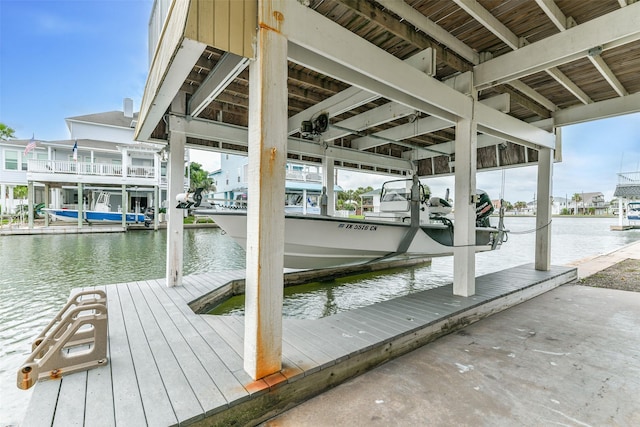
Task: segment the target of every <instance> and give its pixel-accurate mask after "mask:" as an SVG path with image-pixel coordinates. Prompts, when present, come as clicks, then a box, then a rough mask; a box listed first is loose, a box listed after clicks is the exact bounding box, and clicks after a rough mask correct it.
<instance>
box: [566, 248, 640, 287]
mask: <svg viewBox="0 0 640 427" xmlns="http://www.w3.org/2000/svg"><path fill="white" fill-rule="evenodd" d="M625 259H640V241H638V242H633V243H630V244H628V245H626V246H623V247H622V248H619V249H616V250H614V251H611V252H609V253H606V254H603V255H599V256H595V257H590V258H585V259H581V260H578V261H576V262H573V263H570V264H568V265H569V266H571V267H578V279H584V278H585V277H588V276H591V275H592V274H594V273H597V272H598V271H602V270H604V269H605V268H608V267H611V266H612V265H614V264H617V263H619V262H620V261H624V260H625Z"/></svg>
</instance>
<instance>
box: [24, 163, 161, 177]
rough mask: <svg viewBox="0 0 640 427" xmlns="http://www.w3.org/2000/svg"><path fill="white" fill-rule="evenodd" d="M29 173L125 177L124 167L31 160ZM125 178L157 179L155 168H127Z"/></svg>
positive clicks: (28, 167)
mask: <svg viewBox="0 0 640 427" xmlns="http://www.w3.org/2000/svg"><path fill="white" fill-rule="evenodd" d="M27 170H28V172H33V173H47V174H73V175H94V176H113V177H123V174H122V172H123V166H122V165H115V164H109V163H87V162H73V161H72V162H70V161H63V160H29V163H28V165H27ZM124 177H125V178H155V168H154V167H153V166H127V167H126V168H125V175H124Z"/></svg>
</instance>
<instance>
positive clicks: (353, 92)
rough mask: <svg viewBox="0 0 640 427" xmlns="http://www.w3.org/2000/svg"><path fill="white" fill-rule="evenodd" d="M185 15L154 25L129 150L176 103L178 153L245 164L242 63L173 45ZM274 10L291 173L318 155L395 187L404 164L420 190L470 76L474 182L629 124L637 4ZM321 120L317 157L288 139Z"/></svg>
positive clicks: (357, 0)
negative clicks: (601, 127) (591, 126)
mask: <svg viewBox="0 0 640 427" xmlns="http://www.w3.org/2000/svg"><path fill="white" fill-rule="evenodd" d="M183 3H185V4H190V5H191V6H184V7H183V6H182V5H181V4H180V2H175V3H174V4H173V6H172V11H171V12H170V13H169V17H168V19H167V21H166V23H165V26H164V30H163V34H162V37H161V39H160V43H159V46H160V47H159V49H158V50H157V51H156V55H155V58H154V61H153V63H152V66H151V71H150V77H149V81H148V82H147V87H146V89H145V95H144V99H143V103H142V109H141V113H140V118H139V119H140V120H139V122H138V125H137V128H136V138H137V139H139V140H150V141H154V142H163V141H164V142H166V140H167V135H168V134H167V128H166V122H165V121H164V120H163V119H162V118H163V116H164V115H165V114H166V113H167V112H168V108H169V104H170V102H171V100H172V99H173V98H174V97H175V95H176V94H177V93H178V92H179V91H183V92H184V93H185V94H186V96H187V100H188V101H187V106H188V111H187V115H188V116H190V117H189V119H190V120H188V128H187V145H188V146H189V147H191V148H202V149H211V150H214V151H221V152H229V153H238V154H246V152H247V130H246V129H247V125H248V102H249V101H248V90H249V72H248V68H247V60H246V59H244V58H242V57H241V56H238V55H235V54H232V53H229V52H225V51H224V50H221V49H217V48H214V47H212V46H211V45H207V44H204V43H202V42H200V41H198V40H190V39H188V38H186V37H184V34H185V33H184V32H180V28H181V27H180V25H182V24H183V23H184V22H183V21H187V18H186V17H187V15H188V13H189V12H193V8H194V7H196V6H197V5H198V4H199V2H197V1H195V0H192V1H191V2H183ZM303 3H304V4H308V6H305V5H304V4H303ZM274 4H276V5H277V4H280V3H278V2H275V1H274ZM284 4H285V6H283V7H284V8H285V11H284V17H285V18H284V21H283V22H284V24H283V26H284V30H283V31H284V32H287V31H288V32H289V33H288V35H287V36H288V38H289V66H288V95H289V96H288V112H289V130H290V132H289V135H290V139H289V144H288V151H289V153H288V156H289V158H290V159H295V160H297V161H301V162H311V163H319V162H321V160H322V158H323V157H324V156H325V154H327V155H329V156H330V157H333V158H334V159H335V164H336V167H341V168H352V169H358V170H362V171H372V172H376V173H387V174H403V173H406V171H407V169H408V165H409V164H410V162H412V163H413V165H414V167H415V168H416V169H417V171H418V174H419V175H420V176H422V177H428V176H434V175H446V174H450V173H451V172H452V169H451V160H452V155H453V154H454V153H453V146H454V144H453V141H454V139H455V126H454V124H453V122H454V121H455V118H456V116H460V115H461V114H464V112H463V110H464V108H466V107H464V106H465V105H467V104H466V100H468V92H469V91H470V90H471V86H470V83H469V82H470V81H471V80H470V79H469V77H470V76H471V75H472V81H473V89H474V90H477V91H478V100H479V101H480V104H481V105H480V106H479V107H477V109H476V112H477V114H478V117H479V119H478V123H479V125H478V129H479V132H480V134H479V135H478V151H477V167H478V170H487V169H493V168H501V167H514V166H522V165H527V164H531V163H535V162H536V161H537V154H538V151H537V148H540V147H544V146H547V147H549V146H554V144H555V142H554V140H553V135H551V134H548V132H552V131H553V129H554V128H557V127H562V126H565V125H569V124H574V123H580V122H585V121H591V120H597V119H599V118H604V117H612V116H617V115H622V114H629V113H633V112H637V111H640V79H639V78H638V76H639V75H640V3H635V1H631V0H599V1H597V2H596V1H588V2H587V1H577V0H555V1H554V0H508V1H495V0H478V1H475V0H405V1H401V0H376V1H373V0H309V1H306V2H297V1H295V2H294V1H291V2H284ZM188 7H191V9H190V10H187V9H188ZM181 23H182V24H181ZM176 28H177V29H178V30H176ZM172 29H173V31H174V32H173V33H172ZM311 29H313V32H312V30H311ZM172 34H173V35H172ZM176 34H177V35H176ZM163 49H164V52H163ZM319 51H321V52H322V54H318V52H319ZM341 55H342V56H341ZM363 55H366V56H363ZM434 57H435V65H430V64H431V61H432V59H433V58H434ZM362 60H366V61H368V63H369V64H370V65H367V64H362V63H361V61H362ZM452 88H454V89H455V91H454V90H452ZM459 106H460V107H459ZM319 112H328V113H329V116H330V126H329V129H328V130H327V132H325V133H324V134H323V135H322V139H323V143H319V142H318V139H317V138H316V139H315V140H313V139H311V140H310V139H305V138H302V136H301V134H300V131H299V126H300V123H301V121H302V120H309V119H312V118H313V117H315V116H317V114H318V113H319ZM549 141H551V142H549ZM325 145H326V150H325Z"/></svg>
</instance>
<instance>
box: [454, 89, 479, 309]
mask: <svg viewBox="0 0 640 427" xmlns="http://www.w3.org/2000/svg"><path fill="white" fill-rule="evenodd" d="M473 102H474V103H475V102H477V101H475V100H474V101H473ZM477 129H478V125H477V122H476V121H475V119H473V114H472V119H466V118H460V119H458V122H457V123H456V140H455V155H456V158H455V202H454V207H455V223H454V227H455V228H454V235H453V242H454V248H453V294H454V295H460V296H464V297H468V296H471V295H474V294H475V293H476V277H475V273H476V253H475V247H474V246H475V243H476V228H475V226H476V210H475V195H476V167H477V163H476V157H477V152H476V150H477V146H478V136H477Z"/></svg>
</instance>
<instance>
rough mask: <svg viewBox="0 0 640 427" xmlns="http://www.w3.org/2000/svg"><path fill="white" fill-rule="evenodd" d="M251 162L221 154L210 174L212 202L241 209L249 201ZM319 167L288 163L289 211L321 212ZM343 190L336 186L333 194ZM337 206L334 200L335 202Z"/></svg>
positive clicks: (209, 198) (286, 191)
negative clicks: (212, 189)
mask: <svg viewBox="0 0 640 427" xmlns="http://www.w3.org/2000/svg"><path fill="white" fill-rule="evenodd" d="M248 167H249V159H248V158H247V157H246V156H238V155H233V154H222V156H221V159H220V169H218V170H216V171H214V172H212V173H210V174H209V177H210V178H211V180H212V181H213V184H214V185H215V188H216V191H215V192H214V193H213V194H210V195H209V197H208V199H207V200H208V201H209V202H210V203H216V204H223V205H233V206H237V207H242V206H244V205H245V204H246V201H247V192H248V189H249V184H248V182H247V177H248ZM320 169H321V168H320V167H318V166H316V165H305V164H300V163H287V165H286V185H285V201H284V203H285V207H286V210H287V212H299V213H320V198H321V196H322V187H323V184H322V172H321V171H320ZM340 191H342V188H341V187H340V186H338V185H335V186H334V194H337V193H338V192H340ZM334 205H335V200H334Z"/></svg>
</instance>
